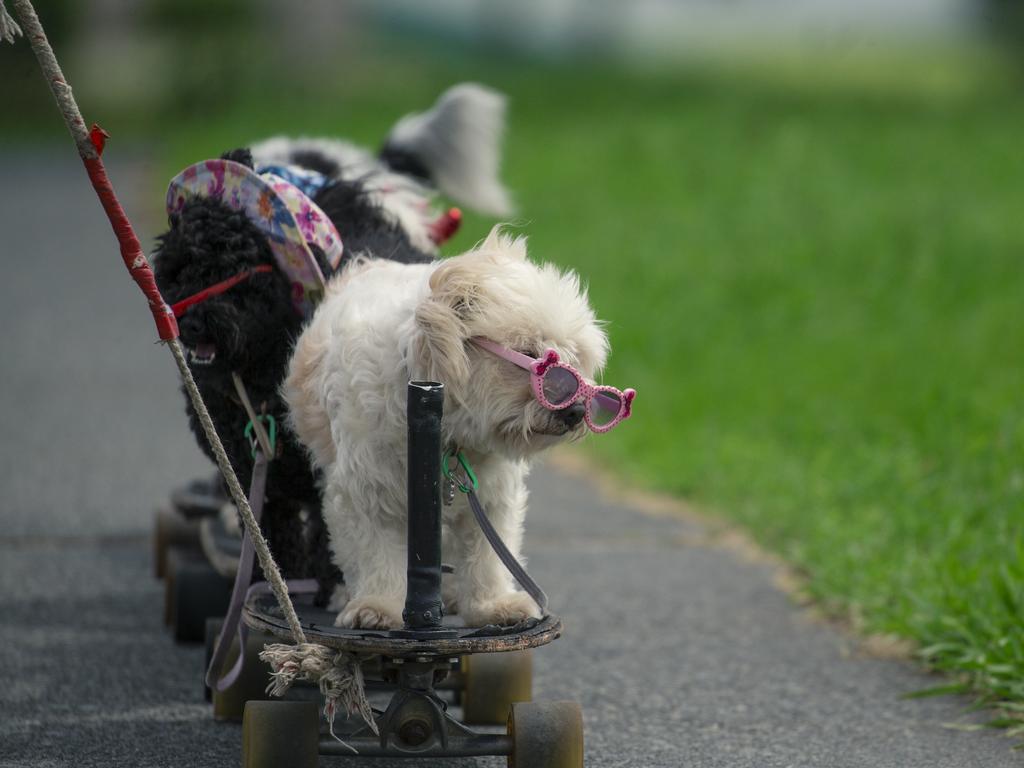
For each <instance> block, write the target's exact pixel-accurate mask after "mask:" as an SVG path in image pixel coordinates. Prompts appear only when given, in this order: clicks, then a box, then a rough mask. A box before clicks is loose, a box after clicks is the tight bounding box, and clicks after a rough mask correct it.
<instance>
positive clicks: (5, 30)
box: [0, 2, 21, 43]
mask: <svg viewBox="0 0 1024 768" xmlns="http://www.w3.org/2000/svg"><path fill="white" fill-rule="evenodd" d="M20 34H21V27H19V26H18V23H17V22H16V21H15V20H14V19H13V18H12V17H11V14H9V13H8V12H7V9H6V8H4V6H3V3H2V2H0V40H3V41H4V42H5V43H13V42H14V38H15V37H17V36H18V35H20Z"/></svg>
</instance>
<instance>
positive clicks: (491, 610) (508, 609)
mask: <svg viewBox="0 0 1024 768" xmlns="http://www.w3.org/2000/svg"><path fill="white" fill-rule="evenodd" d="M462 618H463V620H465V622H466V626H469V627H482V626H484V625H485V624H500V625H502V626H510V625H512V624H518V623H519V622H520V621H523V620H525V619H531V618H532V619H539V618H540V609H539V608H538V607H537V604H536V603H535V602H533V598H531V597H530V596H529V595H528V594H526V593H525V592H509V593H508V594H507V595H501V596H500V597H495V598H491V599H490V600H481V601H473V602H467V604H466V605H465V607H464V609H463V611H462Z"/></svg>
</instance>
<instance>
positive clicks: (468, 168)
mask: <svg viewBox="0 0 1024 768" xmlns="http://www.w3.org/2000/svg"><path fill="white" fill-rule="evenodd" d="M505 104H506V99H505V96H504V94H502V93H500V92H498V91H495V90H493V89H491V88H487V87H485V86H483V85H478V84H477V83H459V84H458V85H454V86H452V87H451V88H449V89H448V90H447V91H445V92H444V93H442V94H441V96H440V97H439V98H438V100H437V101H436V102H435V103H434V106H433V107H431V108H430V109H429V110H428V111H426V112H422V113H419V114H412V115H406V116H405V117H403V118H402V119H401V120H399V121H398V123H396V124H395V127H394V128H392V129H391V133H390V134H389V135H388V138H387V143H388V144H389V145H391V146H395V147H399V148H401V149H404V150H406V151H408V152H411V153H412V154H414V155H415V156H416V157H417V158H419V159H420V161H421V162H423V163H424V165H426V167H427V169H428V170H429V171H430V174H431V176H432V177H433V178H434V179H435V180H436V181H437V185H438V187H440V188H441V191H442V192H444V193H445V194H446V195H448V196H449V197H451V198H452V199H453V200H456V201H458V202H460V203H463V204H464V205H471V206H473V207H474V208H476V209H477V210H479V211H482V212H483V213H491V214H494V215H496V216H508V215H509V214H510V213H512V203H511V201H510V200H509V195H508V192H507V191H506V190H505V187H503V186H502V184H501V180H500V178H499V170H500V168H501V142H502V134H503V133H504V130H505Z"/></svg>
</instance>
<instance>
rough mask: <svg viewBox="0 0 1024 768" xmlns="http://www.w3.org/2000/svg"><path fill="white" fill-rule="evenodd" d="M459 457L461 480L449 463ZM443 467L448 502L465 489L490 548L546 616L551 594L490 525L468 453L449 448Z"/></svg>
mask: <svg viewBox="0 0 1024 768" xmlns="http://www.w3.org/2000/svg"><path fill="white" fill-rule="evenodd" d="M453 458H454V459H457V460H458V462H459V465H460V466H461V467H462V471H463V478H462V479H459V478H458V477H456V476H455V474H454V473H453V471H452V469H451V467H450V466H449V464H448V462H449V461H450V460H451V459H453ZM441 469H442V471H443V472H444V476H445V477H446V478H448V483H449V493H448V496H447V497H446V498H445V503H446V504H451V501H452V500H453V499H454V496H455V489H456V488H458V489H459V490H460V491H462V492H463V493H464V494H466V496H467V497H468V499H469V507H470V509H472V510H473V517H475V518H476V523H477V525H479V526H480V530H481V531H483V533H484V538H486V539H487V542H488V543H489V544H490V545H491V549H493V550H494V554H496V555H497V556H498V559H499V560H501V562H502V563H503V564H504V566H505V567H506V568H507V569H508V571H509V573H511V574H512V577H513V578H514V579H515V580H516V581H517V582H519V586H521V587H522V588H523V589H524V590H525V591H526V594H528V595H529V596H530V597H532V598H533V601H534V602H535V603H536V604H537V607H538V608H540V612H541V614H542V615H547V610H548V596H547V593H546V592H544V590H543V589H541V587H540V585H539V584H538V583H537V582H536V581H534V580H533V579H532V578H531V577H530V574H528V573H527V572H526V569H525V568H523V565H522V563H520V562H519V560H518V559H517V558H516V556H515V555H513V554H512V552H511V551H510V550H509V548H508V547H507V546H506V544H505V542H504V541H502V539H501V536H499V535H498V532H497V531H496V530H495V529H494V526H493V525H492V524H491V521H490V518H488V517H487V512H486V510H484V507H483V504H481V503H480V499H479V498H477V495H476V490H477V488H478V487H479V485H480V484H479V483H478V482H477V479H476V474H474V472H473V468H472V467H470V466H469V461H467V460H466V456H465V454H463V453H462V451H460V450H457V449H456V450H455V451H449V452H448V453H446V454H445V455H444V458H443V459H442V460H441Z"/></svg>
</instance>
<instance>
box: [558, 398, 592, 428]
mask: <svg viewBox="0 0 1024 768" xmlns="http://www.w3.org/2000/svg"><path fill="white" fill-rule="evenodd" d="M585 410H586V408H585V406H584V405H583V403H581V402H575V403H573V404H572V405H570V406H569V407H568V408H563V409H562V410H560V411H555V414H556V415H557V416H558V420H559V421H561V422H562V423H563V424H565V425H566V426H567V427H575V426H576V425H577V424H579V423H580V422H581V421H583V412H584V411H585Z"/></svg>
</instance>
